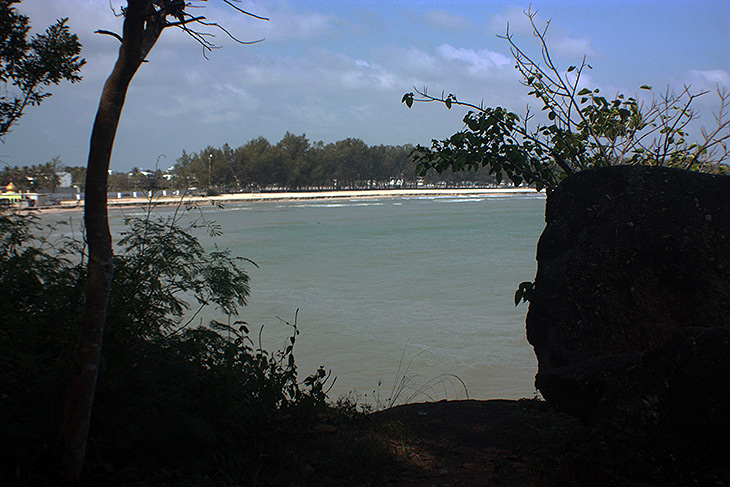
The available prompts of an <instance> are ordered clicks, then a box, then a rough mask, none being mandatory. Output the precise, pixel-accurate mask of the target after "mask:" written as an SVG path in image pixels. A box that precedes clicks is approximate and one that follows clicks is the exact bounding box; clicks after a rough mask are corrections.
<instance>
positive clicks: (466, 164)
mask: <svg viewBox="0 0 730 487" xmlns="http://www.w3.org/2000/svg"><path fill="white" fill-rule="evenodd" d="M525 15H526V16H527V18H528V20H529V22H530V24H531V26H532V33H533V36H534V37H535V38H536V39H537V40H538V45H539V48H540V53H541V55H540V58H537V59H536V58H533V57H530V56H529V55H527V54H526V53H525V52H524V51H523V50H522V49H521V48H520V47H519V46H518V45H517V44H516V42H515V40H514V38H513V35H512V34H511V33H510V31H509V25H508V26H507V32H506V34H505V35H504V36H500V37H501V38H502V39H504V40H506V41H507V43H508V44H509V46H510V51H511V53H512V55H513V57H514V59H515V68H516V69H517V70H518V71H519V72H520V74H521V75H522V84H523V85H524V86H525V87H526V88H527V89H528V90H529V92H528V95H531V96H534V97H535V98H536V99H537V100H538V102H539V104H540V105H541V112H544V114H545V115H544V117H535V115H534V114H533V113H531V112H530V110H529V108H528V110H527V113H526V114H525V116H524V117H520V116H519V115H517V114H515V113H512V112H510V111H508V110H506V109H505V108H502V107H495V108H492V107H485V106H483V105H477V104H474V103H469V102H464V101H461V100H459V99H457V97H456V96H455V95H454V94H449V95H446V96H445V95H444V93H441V95H440V96H432V95H430V94H428V91H427V90H426V89H425V88H424V89H422V90H418V89H416V90H415V94H414V92H410V93H406V94H405V95H404V96H403V98H402V102H403V103H405V104H406V106H408V107H409V108H410V107H412V106H413V103H414V102H416V101H418V102H438V103H443V104H444V105H445V106H446V108H448V109H451V108H452V107H453V106H464V107H467V108H469V112H468V113H467V114H466V116H465V117H464V124H465V128H464V130H462V131H460V132H457V133H455V134H454V135H452V136H451V137H449V138H448V139H444V140H435V139H434V140H433V141H432V145H431V147H424V146H420V145H419V146H417V147H416V149H415V150H414V156H415V158H416V160H417V162H418V164H419V173H420V174H421V175H423V174H426V173H428V171H429V170H431V169H434V170H436V171H437V172H442V171H444V170H446V169H451V170H453V171H455V172H456V171H461V170H464V169H472V170H474V171H476V170H478V169H479V168H485V169H486V170H487V171H488V172H489V173H490V174H493V175H494V176H495V177H496V178H497V180H498V181H502V179H504V178H507V179H509V180H510V181H512V183H514V184H515V185H520V184H522V183H526V184H530V185H534V186H535V188H536V189H538V190H541V189H543V188H545V189H547V190H548V191H549V190H551V189H552V188H554V187H555V186H556V185H557V184H558V183H559V182H560V180H561V179H563V178H564V177H566V176H568V175H570V174H573V173H574V172H577V171H582V170H586V169H591V168H595V167H602V166H609V165H615V164H641V165H651V166H670V167H680V168H684V169H690V170H696V171H705V172H725V171H726V166H725V165H724V164H722V162H723V161H725V160H726V159H727V157H728V155H730V152H728V146H727V140H728V139H730V119H729V118H728V115H729V114H728V111H730V93H728V92H727V90H721V89H718V96H719V101H720V106H719V110H718V112H717V113H716V114H715V122H716V123H715V125H714V128H712V129H710V130H707V129H705V128H701V129H700V137H699V138H697V141H696V142H690V138H689V134H688V130H689V129H690V128H691V125H692V123H693V122H694V121H695V120H696V118H697V113H696V112H695V111H694V109H693V103H694V102H695V100H696V99H697V97H699V96H703V95H705V94H706V93H707V92H693V91H692V90H691V88H690V87H689V86H684V87H683V89H682V90H681V91H679V92H678V93H675V92H672V91H670V90H668V89H667V91H665V92H664V93H655V92H654V91H653V90H652V88H651V87H650V86H647V85H643V86H642V87H641V89H642V90H646V91H649V92H651V99H650V101H648V102H647V103H644V102H642V101H641V100H640V97H637V98H633V97H625V96H624V95H622V94H618V95H617V96H616V97H615V98H614V99H613V100H608V99H607V98H605V97H603V96H601V95H600V92H599V90H598V89H589V88H586V87H584V86H583V82H582V79H581V75H582V73H583V72H584V71H585V70H586V69H590V68H591V66H590V65H589V64H588V63H587V62H586V59H585V57H584V58H583V60H582V62H581V63H580V64H577V65H574V66H569V67H568V68H567V69H566V70H565V71H563V70H561V69H560V68H559V67H558V66H556V65H555V64H554V62H553V59H552V57H551V54H550V50H549V49H548V45H547V43H546V33H547V29H548V27H549V22H548V23H547V25H546V26H545V27H544V28H542V29H541V28H540V27H538V26H537V25H536V24H535V15H536V12H533V11H530V10H529V9H528V10H527V11H526V12H525ZM545 119H546V120H545Z"/></svg>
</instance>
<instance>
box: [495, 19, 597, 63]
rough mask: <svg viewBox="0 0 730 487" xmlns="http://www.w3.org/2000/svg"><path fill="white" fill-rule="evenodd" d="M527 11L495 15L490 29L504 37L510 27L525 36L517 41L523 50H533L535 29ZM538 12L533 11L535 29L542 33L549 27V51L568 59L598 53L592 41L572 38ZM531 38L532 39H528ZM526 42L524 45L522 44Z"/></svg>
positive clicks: (512, 32) (516, 33)
mask: <svg viewBox="0 0 730 487" xmlns="http://www.w3.org/2000/svg"><path fill="white" fill-rule="evenodd" d="M526 11H527V10H526V9H518V8H511V9H508V10H506V11H505V12H504V13H503V14H498V15H494V16H493V17H492V19H491V20H490V22H489V27H490V29H491V30H492V31H493V32H494V33H496V34H498V35H504V34H505V33H506V32H507V25H509V33H510V34H511V35H515V36H516V37H522V36H525V39H524V40H523V39H522V38H520V39H517V38H516V39H515V41H516V42H517V43H518V46H519V47H520V48H521V49H526V50H527V51H529V50H531V49H530V48H531V47H534V42H536V41H535V40H534V39H532V38H531V36H532V33H533V27H532V25H531V24H530V19H529V18H528V17H527V15H525V12H526ZM536 12H537V10H535V9H532V12H531V13H532V14H534V16H533V22H534V23H535V27H536V28H537V29H538V30H539V31H540V32H542V31H543V30H544V29H545V26H546V25H548V24H549V25H548V29H547V34H546V40H547V45H548V49H549V50H550V51H551V52H552V53H554V54H557V55H560V56H568V57H573V58H575V57H581V56H584V55H586V56H592V55H595V54H597V52H596V51H595V50H594V49H593V48H592V47H591V41H590V39H588V38H587V37H572V36H570V35H568V33H567V31H566V29H565V28H563V27H562V26H559V25H554V24H553V23H552V22H551V20H550V19H546V18H543V17H542V16H541V15H538V14H537V13H536ZM527 36H530V37H527ZM527 39H529V40H527ZM523 42H524V45H523V44H522V43H523Z"/></svg>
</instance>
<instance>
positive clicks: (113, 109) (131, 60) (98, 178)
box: [59, 0, 164, 483]
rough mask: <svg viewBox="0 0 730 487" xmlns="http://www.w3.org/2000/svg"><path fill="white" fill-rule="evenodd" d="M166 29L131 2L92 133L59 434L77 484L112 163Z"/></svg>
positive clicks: (90, 393) (97, 341)
mask: <svg viewBox="0 0 730 487" xmlns="http://www.w3.org/2000/svg"><path fill="white" fill-rule="evenodd" d="M162 22H164V17H163V18H162ZM162 28H164V24H162V23H160V22H159V18H158V16H156V15H154V11H153V10H152V0H128V8H127V9H126V11H125V18H124V27H123V37H122V46H121V47H120V49H119V56H118V58H117V62H116V64H115V65H114V69H113V70H112V73H111V75H110V76H109V78H108V79H107V81H106V83H105V84H104V89H103V91H102V94H101V99H100V101H99V109H98V111H97V114H96V119H95V120H94V127H93V129H92V132H91V144H90V148H89V161H88V166H87V170H86V196H85V203H84V223H85V225H86V240H87V245H88V264H87V289H86V305H85V308H84V316H83V319H82V323H81V333H80V336H79V342H78V346H77V350H76V356H75V358H74V365H73V373H72V377H71V380H70V382H69V388H68V393H67V397H66V404H65V408H64V413H63V418H62V423H61V429H60V434H59V457H60V460H61V467H62V475H63V477H64V480H65V481H67V482H71V483H78V482H79V480H80V478H81V471H82V468H83V462H84V456H85V453H86V440H87V437H88V433H89V424H90V421H91V409H92V405H93V401H94V392H95V390H96V379H97V375H98V371H99V360H100V357H101V345H102V340H103V336H104V325H105V322H106V308H107V304H108V301H109V291H110V289H111V283H112V276H113V271H114V269H113V261H112V259H113V255H112V240H111V234H110V231H109V220H108V217H107V208H106V204H107V180H108V174H109V172H108V171H109V161H110V159H111V153H112V146H113V144H114V137H115V135H116V131H117V125H118V124H119V117H120V115H121V113H122V106H123V105H124V98H125V96H126V93H127V88H128V87H129V83H130V82H131V81H132V77H133V76H134V74H135V73H136V71H137V68H139V66H140V64H141V63H142V61H143V60H144V58H145V56H146V55H147V53H148V52H149V50H150V49H151V48H152V46H153V45H154V43H155V41H156V40H157V38H158V37H159V35H160V32H161V31H162Z"/></svg>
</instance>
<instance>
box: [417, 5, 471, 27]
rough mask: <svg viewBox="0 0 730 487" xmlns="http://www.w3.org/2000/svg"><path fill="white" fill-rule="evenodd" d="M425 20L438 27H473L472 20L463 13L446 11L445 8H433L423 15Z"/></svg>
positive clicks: (428, 23)
mask: <svg viewBox="0 0 730 487" xmlns="http://www.w3.org/2000/svg"><path fill="white" fill-rule="evenodd" d="M423 21H424V22H425V23H426V24H427V25H429V26H431V27H435V28H437V29H450V30H459V29H466V28H468V27H471V25H472V22H471V20H469V19H468V18H466V17H463V16H461V15H457V14H452V13H449V12H444V11H443V10H431V11H429V12H426V13H425V14H424V15H423Z"/></svg>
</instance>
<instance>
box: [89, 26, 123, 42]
mask: <svg viewBox="0 0 730 487" xmlns="http://www.w3.org/2000/svg"><path fill="white" fill-rule="evenodd" d="M94 34H103V35H107V36H112V37H114V38H115V39H117V40H118V41H119V42H123V40H124V39H122V36H120V35H119V34H117V33H116V32H111V31H108V30H101V29H99V30H95V31H94Z"/></svg>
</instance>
